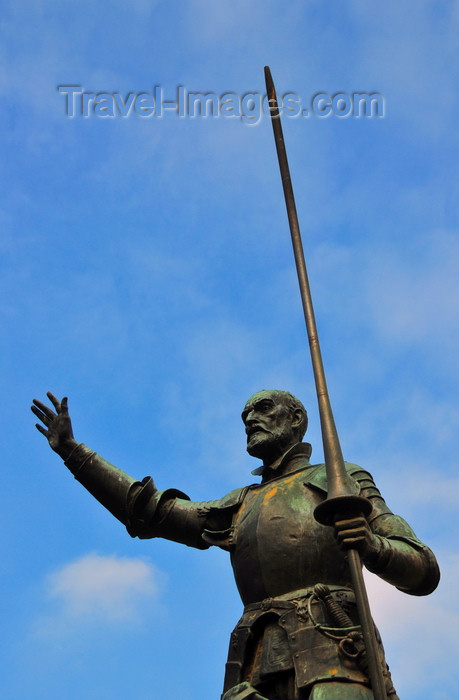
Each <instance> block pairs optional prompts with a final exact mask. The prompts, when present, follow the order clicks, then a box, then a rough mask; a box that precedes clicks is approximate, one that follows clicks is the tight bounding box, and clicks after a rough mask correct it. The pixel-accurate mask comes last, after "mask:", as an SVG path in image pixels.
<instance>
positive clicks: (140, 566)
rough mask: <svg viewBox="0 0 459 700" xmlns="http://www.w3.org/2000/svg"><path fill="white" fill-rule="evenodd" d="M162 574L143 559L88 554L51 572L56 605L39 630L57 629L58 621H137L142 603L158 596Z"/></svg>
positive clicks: (51, 595)
mask: <svg viewBox="0 0 459 700" xmlns="http://www.w3.org/2000/svg"><path fill="white" fill-rule="evenodd" d="M161 576H162V575H161V574H160V572H158V571H157V569H155V567H154V566H153V565H152V564H151V563H150V562H148V561H147V560H144V559H133V558H132V559H131V558H128V557H118V556H116V555H101V554H96V553H92V554H86V555H84V556H83V557H81V558H80V559H77V560H76V561H73V562H70V563H68V564H65V565H64V566H62V567H61V568H60V569H58V570H57V571H54V572H53V573H52V574H50V575H49V577H48V580H47V584H46V587H47V594H48V598H49V600H50V601H51V603H52V604H55V609H54V612H53V613H52V615H51V618H48V619H47V620H46V621H42V623H44V624H41V626H40V631H41V632H46V630H51V629H52V630H53V633H54V631H55V629H56V623H59V622H60V623H61V624H63V625H64V624H65V625H66V624H68V623H79V622H84V623H85V625H87V624H92V625H94V624H100V623H119V622H121V623H123V622H129V623H133V622H134V623H135V622H138V621H139V619H140V617H139V614H140V609H141V607H142V605H143V604H144V603H145V602H146V601H152V600H157V599H158V596H159V591H160V587H161ZM50 622H52V623H53V624H52V625H50V624H49V623H50Z"/></svg>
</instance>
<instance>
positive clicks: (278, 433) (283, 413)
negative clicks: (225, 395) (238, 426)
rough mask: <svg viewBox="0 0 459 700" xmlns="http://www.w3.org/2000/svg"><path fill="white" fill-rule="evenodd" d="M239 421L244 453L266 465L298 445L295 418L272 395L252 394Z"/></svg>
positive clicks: (279, 399)
mask: <svg viewBox="0 0 459 700" xmlns="http://www.w3.org/2000/svg"><path fill="white" fill-rule="evenodd" d="M242 420H243V422H244V425H245V431H246V433H247V452H248V453H249V455H251V456H252V457H257V458H259V459H262V460H263V461H264V462H265V463H269V462H272V461H274V460H275V459H277V458H278V457H280V456H281V455H282V454H284V452H286V450H287V449H288V448H289V447H291V446H292V445H294V444H295V443H296V442H297V436H296V430H295V416H293V415H292V412H291V410H290V409H289V408H288V407H287V406H286V405H285V403H284V401H283V400H282V399H281V398H280V397H279V396H277V395H276V394H275V393H274V392H270V391H260V392H259V393H257V394H254V396H252V397H251V398H250V399H249V400H248V401H247V403H246V405H245V407H244V410H243V412H242ZM296 422H297V421H296Z"/></svg>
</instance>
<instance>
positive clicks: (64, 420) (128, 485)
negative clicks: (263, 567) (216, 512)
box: [31, 391, 208, 547]
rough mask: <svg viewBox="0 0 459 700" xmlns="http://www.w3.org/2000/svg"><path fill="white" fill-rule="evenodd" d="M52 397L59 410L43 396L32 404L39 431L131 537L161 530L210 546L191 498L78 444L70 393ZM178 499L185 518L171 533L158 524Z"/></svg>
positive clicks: (182, 538)
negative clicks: (140, 477) (162, 488)
mask: <svg viewBox="0 0 459 700" xmlns="http://www.w3.org/2000/svg"><path fill="white" fill-rule="evenodd" d="M47 396H48V399H49V400H50V402H51V404H52V405H53V408H54V410H53V409H52V408H50V407H49V406H47V405H46V404H45V403H42V402H41V401H38V399H34V400H33V406H31V409H32V412H33V413H34V414H35V416H36V417H37V418H38V419H39V420H40V421H41V423H42V424H43V425H41V424H40V423H37V424H36V427H37V429H38V430H39V431H40V433H42V435H44V436H45V437H46V439H47V440H48V442H49V444H50V446H51V448H52V449H53V450H54V451H55V452H57V454H58V455H60V456H61V457H62V459H63V460H64V464H65V465H66V467H68V469H69V470H70V471H71V472H72V474H73V475H74V477H75V479H77V481H79V482H80V483H81V484H83V486H84V487H85V488H86V489H87V490H88V491H89V492H90V493H91V494H92V495H93V496H94V497H95V498H96V499H97V500H98V501H99V502H100V503H102V505H103V506H105V508H107V510H109V511H110V512H111V513H112V514H113V515H114V516H115V517H116V518H118V520H120V521H121V522H122V523H123V524H124V525H126V527H127V530H128V532H129V534H130V535H131V536H132V537H136V536H137V537H141V538H146V537H156V536H157V533H158V534H159V536H162V537H169V538H170V539H177V540H178V541H183V542H184V543H185V544H191V545H192V546H197V547H207V546H208V545H206V544H204V543H203V542H202V541H201V530H202V527H203V525H202V519H199V517H198V516H197V515H196V512H195V511H196V509H193V508H188V507H187V502H188V501H189V499H188V496H186V495H185V494H184V493H182V492H181V491H177V490H176V489H168V490H167V491H158V490H157V489H156V487H155V484H154V482H153V479H152V478H151V477H145V479H143V480H142V481H141V482H140V481H137V480H136V479H134V478H133V477H132V476H129V474H126V473H125V472H123V471H122V470H121V469H118V467H115V466H114V465H113V464H110V462H107V460H106V459H104V458H103V457H101V456H100V455H98V454H97V453H96V452H93V451H92V450H91V449H90V448H89V447H87V446H86V445H83V443H78V442H77V441H76V440H75V438H74V436H73V429H72V422H71V420H70V416H69V412H68V401H67V397H64V398H63V399H62V401H59V400H58V399H57V398H56V397H55V396H54V395H53V394H52V393H51V392H49V391H48V393H47ZM176 499H179V500H180V503H182V504H183V508H184V509H185V510H184V512H185V516H186V517H184V518H182V519H181V520H180V521H179V523H178V524H177V525H176V527H175V529H174V528H172V530H173V533H172V534H173V536H171V534H170V533H169V532H168V531H167V529H166V530H165V531H161V532H159V531H158V525H159V523H160V522H162V520H163V519H164V518H165V517H166V515H167V514H168V513H169V510H170V506H171V505H172V503H173V502H174V503H175V501H176ZM163 530H164V528H163Z"/></svg>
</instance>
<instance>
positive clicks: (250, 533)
mask: <svg viewBox="0 0 459 700" xmlns="http://www.w3.org/2000/svg"><path fill="white" fill-rule="evenodd" d="M308 472H309V469H306V470H305V469H302V470H300V471H297V472H294V473H290V474H287V475H286V476H284V477H279V478H277V479H273V480H271V481H269V482H267V483H265V484H259V485H255V486H251V487H249V488H248V489H247V491H246V493H245V496H244V498H243V501H242V503H241V504H240V506H239V508H238V509H237V511H236V512H235V513H234V516H233V523H232V525H233V533H232V538H231V539H232V541H231V546H230V553H231V563H232V566H233V570H234V576H235V579H236V584H237V587H238V589H239V593H240V595H241V598H242V601H243V603H244V604H245V605H247V604H248V603H253V602H257V601H260V600H263V599H265V598H269V597H274V596H278V595H283V594H285V593H288V592H289V591H293V590H296V589H300V588H306V587H308V586H313V585H314V584H315V583H317V582H319V581H320V582H322V583H329V582H330V583H333V584H339V585H344V586H348V585H349V575H348V573H347V565H346V561H345V558H344V555H343V553H342V552H341V550H340V549H339V548H338V547H337V545H336V543H335V540H334V537H333V530H332V528H329V527H325V526H323V525H320V524H319V523H318V522H316V520H315V519H314V514H313V511H314V508H315V506H316V505H317V504H318V503H320V502H321V501H322V500H323V498H324V495H323V493H320V492H319V491H318V490H316V489H314V488H313V487H311V486H308V485H307V484H306V482H307V475H308Z"/></svg>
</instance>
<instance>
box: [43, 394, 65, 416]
mask: <svg viewBox="0 0 459 700" xmlns="http://www.w3.org/2000/svg"><path fill="white" fill-rule="evenodd" d="M46 396H47V397H48V399H49V400H50V401H51V403H52V404H53V406H54V408H55V409H56V411H57V412H58V413H59V412H60V410H61V402H60V401H59V399H57V398H56V397H55V396H54V394H52V393H51V392H50V391H47V392H46Z"/></svg>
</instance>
